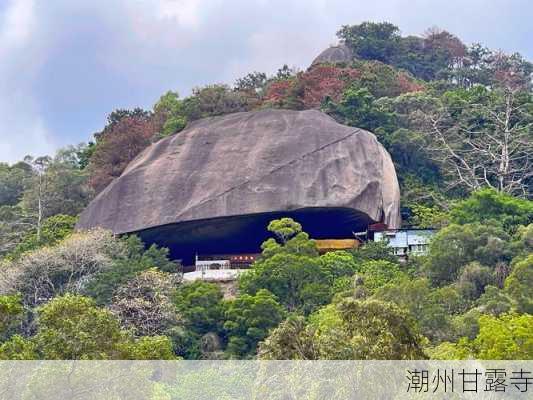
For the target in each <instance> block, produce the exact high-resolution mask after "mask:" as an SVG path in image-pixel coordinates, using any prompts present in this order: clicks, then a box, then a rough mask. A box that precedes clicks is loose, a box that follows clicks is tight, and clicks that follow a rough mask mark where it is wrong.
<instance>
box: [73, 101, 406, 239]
mask: <svg viewBox="0 0 533 400" xmlns="http://www.w3.org/2000/svg"><path fill="white" fill-rule="evenodd" d="M399 203H400V192H399V187H398V181H397V179H396V173H395V170H394V165H393V163H392V161H391V158H390V156H389V154H388V153H387V151H386V150H385V149H384V148H383V146H382V145H381V144H380V143H379V142H378V141H377V139H376V137H375V136H374V135H373V134H372V133H370V132H367V131H364V130H362V129H358V128H353V127H349V126H344V125H341V124H338V123H337V122H335V121H334V120H333V119H332V118H331V117H329V116H328V115H326V114H324V113H321V112H319V111H315V110H308V111H289V110H262V111H254V112H243V113H236V114H230V115H225V116H221V117H213V118H206V119H202V120H198V121H195V122H193V123H191V124H190V125H189V126H188V127H187V128H186V129H185V130H183V131H181V132H180V133H178V134H176V135H174V136H171V137H168V138H165V139H163V140H160V141H159V142H157V143H154V144H152V145H151V146H150V147H148V148H147V149H145V150H144V151H143V152H142V153H141V154H140V155H139V156H137V158H135V159H134V160H133V161H132V162H131V163H130V164H129V166H128V167H127V168H126V170H125V171H124V172H123V174H122V175H121V176H120V177H119V178H117V179H115V180H114V181H113V182H112V183H111V184H110V185H109V186H108V187H107V188H106V189H105V190H104V191H103V192H101V193H100V194H99V195H98V196H97V197H96V198H95V199H94V200H93V201H92V202H91V204H90V205H89V206H88V207H87V209H86V210H85V211H84V212H83V213H82V214H81V216H80V219H79V222H78V225H77V227H78V228H79V229H88V228H92V227H103V228H108V229H110V230H112V231H113V232H115V233H118V234H121V233H127V232H138V231H142V230H146V229H148V228H152V229H153V228H154V227H160V226H166V227H168V226H180V224H182V225H183V226H187V224H189V226H192V225H191V221H204V223H203V225H202V226H200V225H194V224H193V225H194V230H195V232H196V233H197V234H199V235H201V234H202V232H206V234H207V232H208V230H206V229H207V225H209V224H207V223H205V221H219V228H216V230H217V231H218V232H220V227H223V226H226V225H227V226H229V225H228V224H226V223H220V218H222V219H223V218H224V217H234V218H237V217H238V216H250V215H252V216H253V215H258V214H261V213H262V215H269V216H271V217H274V216H277V214H275V213H276V212H286V211H291V210H292V211H297V210H302V209H311V210H320V209H327V208H334V209H338V210H352V211H353V212H357V213H359V215H364V216H365V217H366V216H367V217H368V218H367V220H366V222H372V221H382V222H385V223H387V224H388V225H389V227H391V228H397V227H398V226H399V225H400V214H399ZM265 213H267V214H265ZM268 213H271V214H268ZM328 218H329V217H328ZM332 218H333V217H332ZM228 221H229V220H228ZM327 222H328V223H327V224H322V223H321V225H328V224H331V225H332V226H334V225H335V220H334V219H331V220H329V221H327ZM211 226H214V225H212V224H211ZM263 227H264V226H263ZM304 228H305V226H304ZM319 228H320V227H319ZM325 228H326V227H325V226H324V229H325ZM358 228H359V227H355V226H353V227H350V229H352V230H353V229H358ZM172 229H173V231H175V229H174V228H172ZM320 229H321V228H320ZM202 230H203V231H202ZM170 232H171V231H170V230H168V228H167V232H166V233H165V234H160V237H161V238H163V237H167V238H168V236H169V235H170ZM187 232H188V231H187V230H185V231H183V232H182V233H180V235H181V236H182V237H185V236H187V235H189V233H187ZM154 240H155V239H154ZM167 245H170V244H168V243H167Z"/></svg>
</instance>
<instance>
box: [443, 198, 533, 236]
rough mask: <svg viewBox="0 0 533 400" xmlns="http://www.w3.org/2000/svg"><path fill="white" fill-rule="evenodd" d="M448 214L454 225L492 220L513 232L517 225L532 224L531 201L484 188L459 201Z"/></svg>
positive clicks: (532, 203)
mask: <svg viewBox="0 0 533 400" xmlns="http://www.w3.org/2000/svg"><path fill="white" fill-rule="evenodd" d="M449 214H450V220H451V221H452V222H453V223H456V224H467V223H474V222H479V223H483V222H485V221H488V220H493V221H495V222H496V223H500V224H501V225H502V226H503V227H504V228H505V229H506V230H507V231H508V232H513V231H515V230H516V228H517V227H518V226H519V225H527V224H530V223H533V201H530V200H526V199H521V198H519V197H514V196H511V195H509V194H506V193H500V192H497V191H496V190H494V189H490V188H486V189H481V190H478V191H475V192H473V193H472V194H470V196H469V197H468V198H466V199H464V200H461V201H459V202H458V203H457V204H455V205H454V206H453V207H452V209H451V210H450V213H449Z"/></svg>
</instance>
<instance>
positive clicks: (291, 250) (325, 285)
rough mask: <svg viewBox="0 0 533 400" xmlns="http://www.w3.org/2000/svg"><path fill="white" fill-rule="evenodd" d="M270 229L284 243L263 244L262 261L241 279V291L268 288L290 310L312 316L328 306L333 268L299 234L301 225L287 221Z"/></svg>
mask: <svg viewBox="0 0 533 400" xmlns="http://www.w3.org/2000/svg"><path fill="white" fill-rule="evenodd" d="M269 229H270V230H271V231H273V232H274V233H276V234H277V235H278V237H279V238H280V241H281V243H277V242H276V241H275V240H274V239H268V240H267V241H265V242H264V243H263V245H262V248H263V253H262V256H261V258H260V259H259V260H258V261H256V262H255V263H254V264H253V266H252V268H251V269H250V270H249V271H247V272H246V273H245V274H243V275H241V277H240V282H239V284H240V288H241V290H242V291H243V292H244V293H248V294H252V295H253V294H255V293H257V292H258V291H259V290H261V289H267V290H268V291H269V292H271V293H273V294H274V295H275V296H276V298H277V299H278V300H279V302H280V303H281V304H283V305H285V306H286V307H287V308H288V310H289V311H294V310H300V311H303V312H305V313H309V312H311V311H313V310H314V309H315V308H316V307H318V306H320V305H323V304H326V303H327V302H328V301H329V299H330V298H331V293H330V289H329V287H330V284H331V283H332V278H333V275H331V273H332V269H334V266H332V267H331V268H330V267H328V266H325V263H324V260H325V259H323V260H322V263H321V260H320V258H319V256H318V251H317V248H316V244H315V242H314V241H313V240H310V239H309V236H308V235H307V233H305V232H300V230H301V226H300V224H298V223H296V222H294V221H292V220H291V219H289V218H284V219H282V220H275V221H272V222H271V223H270V224H269ZM291 236H292V237H291ZM289 238H290V239H289Z"/></svg>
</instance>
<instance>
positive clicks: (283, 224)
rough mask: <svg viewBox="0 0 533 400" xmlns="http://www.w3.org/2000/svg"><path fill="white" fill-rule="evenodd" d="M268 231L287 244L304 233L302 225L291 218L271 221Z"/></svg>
mask: <svg viewBox="0 0 533 400" xmlns="http://www.w3.org/2000/svg"><path fill="white" fill-rule="evenodd" d="M267 229H268V230H269V231H270V232H272V233H274V234H275V235H276V236H277V237H278V239H279V240H281V242H282V243H283V244H285V243H286V242H287V240H289V239H290V238H291V237H293V236H294V235H296V234H297V233H300V232H301V231H302V225H300V224H299V223H298V222H296V221H294V220H292V219H291V218H281V219H275V220H273V221H271V222H270V223H269V224H268V227H267Z"/></svg>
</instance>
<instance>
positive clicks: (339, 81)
mask: <svg viewBox="0 0 533 400" xmlns="http://www.w3.org/2000/svg"><path fill="white" fill-rule="evenodd" d="M360 76H361V73H360V72H359V71H358V70H357V69H353V68H341V67H336V66H333V65H324V64H321V65H317V66H316V67H314V68H311V69H310V70H308V71H306V72H305V73H303V74H301V75H300V76H299V80H300V82H301V84H302V85H303V88H304V90H303V104H304V107H305V108H317V107H320V104H321V103H322V101H323V100H324V99H325V98H326V97H330V98H332V99H333V100H334V101H338V100H339V99H340V97H341V95H342V92H343V91H344V89H345V88H346V86H348V85H349V84H350V83H351V82H353V81H354V80H357V79H358V78H359V77H360Z"/></svg>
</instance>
